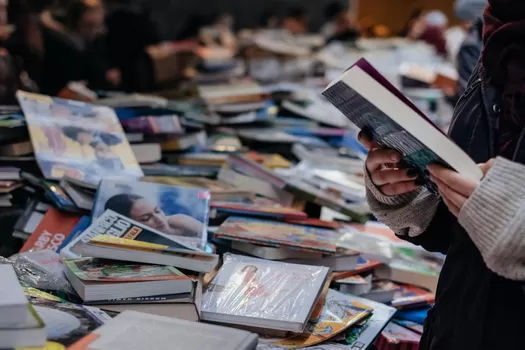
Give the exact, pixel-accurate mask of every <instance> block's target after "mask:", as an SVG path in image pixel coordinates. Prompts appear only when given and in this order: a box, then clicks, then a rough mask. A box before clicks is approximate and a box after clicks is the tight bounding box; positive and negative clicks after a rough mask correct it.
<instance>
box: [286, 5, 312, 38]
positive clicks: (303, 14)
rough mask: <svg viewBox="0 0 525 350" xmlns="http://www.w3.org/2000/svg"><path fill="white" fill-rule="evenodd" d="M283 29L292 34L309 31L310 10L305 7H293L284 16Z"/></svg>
mask: <svg viewBox="0 0 525 350" xmlns="http://www.w3.org/2000/svg"><path fill="white" fill-rule="evenodd" d="M282 25H283V29H285V30H287V31H288V32H290V33H291V34H294V35H296V34H306V33H308V12H307V11H306V9H305V8H303V7H292V8H290V9H288V11H286V14H285V15H284V18H283V23H282Z"/></svg>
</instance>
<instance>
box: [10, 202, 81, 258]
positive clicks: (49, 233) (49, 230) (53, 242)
mask: <svg viewBox="0 0 525 350" xmlns="http://www.w3.org/2000/svg"><path fill="white" fill-rule="evenodd" d="M80 218H81V216H80V215H74V214H69V213H63V212H61V211H59V210H58V209H55V208H50V209H49V210H48V211H47V212H46V214H45V215H44V218H43V219H42V221H41V222H40V224H39V225H38V226H37V227H36V229H35V231H33V234H32V235H31V237H29V239H28V240H27V242H26V243H25V244H24V246H23V247H22V249H21V250H20V252H21V253H22V252H27V251H29V250H44V249H49V250H53V251H56V250H57V249H58V248H59V247H60V245H61V244H62V243H63V242H64V240H65V239H66V238H67V236H69V234H70V233H71V232H72V231H73V229H74V228H75V226H76V225H77V223H78V222H79V220H80Z"/></svg>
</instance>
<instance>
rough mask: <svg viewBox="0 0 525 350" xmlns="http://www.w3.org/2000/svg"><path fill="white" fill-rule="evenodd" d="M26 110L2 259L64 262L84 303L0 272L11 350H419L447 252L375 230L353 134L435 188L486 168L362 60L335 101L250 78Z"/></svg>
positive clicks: (5, 191) (329, 93)
mask: <svg viewBox="0 0 525 350" xmlns="http://www.w3.org/2000/svg"><path fill="white" fill-rule="evenodd" d="M259 44H260V43H259ZM210 64H211V63H210ZM323 84H324V85H326V81H325V82H323ZM95 95H96V94H95ZM195 97H196V98H195ZM18 99H19V102H20V106H21V110H22V111H23V114H22V113H21V112H20V111H18V110H16V111H15V112H13V111H11V110H10V111H9V112H5V113H9V115H11V117H10V118H11V119H6V120H10V123H9V124H8V125H10V126H9V128H10V132H5V130H6V129H5V126H2V125H0V136H2V137H4V136H5V138H6V141H5V143H6V145H8V144H9V146H13V147H15V145H16V144H18V143H20V144H22V143H24V142H27V143H28V144H29V146H30V147H27V149H25V150H24V151H23V152H22V151H21V150H18V148H22V146H17V147H18V148H17V150H18V153H16V152H13V153H11V154H9V155H5V156H3V155H0V165H2V164H4V163H5V164H6V165H9V166H12V164H15V165H16V167H17V168H16V169H15V168H12V167H11V168H9V167H1V168H0V182H1V183H0V188H1V189H2V190H0V192H2V193H1V195H0V206H3V204H4V203H5V204H6V205H5V206H10V207H11V208H10V210H9V211H7V212H6V213H5V214H2V215H0V222H1V223H2V224H4V225H5V226H6V227H7V225H9V227H12V231H13V235H12V237H10V238H9V241H8V242H0V249H1V251H2V253H3V254H4V255H8V254H7V253H4V249H5V250H6V252H9V254H10V253H15V252H19V254H20V255H21V256H24V254H28V252H30V251H48V252H49V251H51V252H53V253H52V254H58V255H56V261H57V262H58V261H62V262H61V263H59V266H60V269H63V271H64V275H65V276H66V277H67V281H68V282H66V283H68V284H70V285H71V288H70V290H69V289H68V291H67V293H66V292H65V291H64V290H52V289H48V288H47V287H46V288H43V289H46V290H45V291H44V290H37V289H35V288H31V287H35V286H34V285H27V286H25V285H24V287H25V288H24V289H22V288H21V287H20V286H19V283H18V281H17V279H16V276H15V275H14V272H13V270H12V269H11V270H9V272H4V270H2V269H0V275H1V276H2V278H0V280H2V281H4V280H5V281H7V282H6V283H7V286H8V288H9V295H13V298H8V299H5V300H2V301H0V308H3V307H5V308H6V309H5V313H4V311H3V310H4V309H2V312H0V333H1V334H4V331H5V334H12V335H10V338H5V339H10V340H9V341H10V342H8V341H7V340H6V341H5V343H2V341H3V340H4V338H3V337H0V338H1V339H0V348H3V347H4V345H5V347H7V348H10V347H20V346H43V345H45V338H46V337H45V335H46V331H45V330H43V329H44V328H43V325H42V324H43V323H45V325H46V328H45V329H46V330H47V340H48V341H49V342H55V343H59V344H62V345H63V346H73V347H72V348H73V349H88V348H89V349H108V348H110V345H114V344H116V345H115V346H117V345H118V346H120V347H121V348H123V347H125V348H129V349H134V348H136V349H143V348H146V347H149V346H150V345H151V344H149V343H148V344H145V343H144V341H145V340H144V339H146V338H144V334H149V335H148V337H147V339H149V340H150V341H152V339H155V340H154V341H155V342H156V345H158V347H159V348H170V345H171V344H172V341H171V340H172V339H173V336H176V337H177V338H179V339H181V344H182V343H185V342H188V343H191V344H192V346H193V347H194V348H195V349H200V348H204V347H206V346H209V345H210V344H214V346H215V347H218V348H221V349H230V348H231V349H255V348H257V349H259V350H262V349H296V348H309V347H314V348H315V349H325V350H330V349H357V348H359V349H366V348H368V347H370V346H372V344H375V346H376V347H377V348H379V349H381V350H383V349H397V348H400V347H401V346H402V347H403V348H417V344H418V342H419V338H420V336H421V333H422V328H423V326H422V324H423V321H424V317H425V315H426V312H427V311H428V309H429V307H430V306H431V305H432V304H433V302H434V291H435V288H436V284H437V277H438V275H439V271H440V267H441V264H442V262H443V257H442V256H439V255H435V254H430V253H427V252H424V251H422V250H420V249H419V248H417V247H415V246H413V245H411V244H408V243H405V242H403V241H401V240H400V239H399V238H397V237H396V236H395V234H394V233H393V232H392V231H391V230H389V229H388V228H387V227H385V226H383V225H381V224H379V223H377V222H374V221H373V217H372V216H371V213H370V209H369V208H368V205H367V204H366V190H365V185H364V175H365V174H364V170H363V169H364V160H365V159H366V150H365V149H364V148H363V147H362V146H361V145H359V143H358V142H357V140H356V135H357V131H358V129H357V127H358V128H363V127H368V128H369V129H371V130H373V132H375V134H374V137H375V139H376V141H377V142H378V143H380V144H381V145H383V146H385V147H392V148H395V149H398V150H399V151H401V152H402V153H403V154H404V155H405V158H404V161H406V162H407V164H409V165H410V166H411V167H414V168H415V169H417V170H418V171H419V176H420V177H421V178H422V179H423V180H425V181H426V186H427V187H428V188H429V189H430V190H434V189H433V186H432V184H431V182H429V181H428V179H427V177H426V174H425V172H424V166H425V164H426V163H428V162H429V161H433V160H438V161H440V162H446V163H448V164H449V165H450V167H451V168H454V169H456V170H457V171H459V172H461V173H465V174H470V175H471V176H472V177H476V176H477V173H476V171H475V170H474V169H475V168H476V167H475V164H473V162H472V161H471V160H470V159H468V158H466V157H465V155H464V154H463V153H462V152H460V151H458V150H457V148H454V147H455V146H454V145H453V144H451V143H450V142H449V141H448V140H447V139H444V138H443V137H444V136H443V135H442V134H440V133H439V131H437V130H438V129H436V128H434V126H433V125H432V124H431V123H430V122H428V121H427V120H425V119H424V118H423V114H422V113H421V112H420V111H419V110H418V109H417V108H416V107H415V105H414V104H412V103H411V102H410V101H409V100H408V99H406V98H405V97H404V96H403V95H402V94H401V93H400V92H399V91H398V90H396V89H395V88H394V87H393V86H391V85H390V84H388V82H387V81H386V80H385V79H384V78H382V76H381V75H380V74H379V73H378V72H377V71H376V70H375V69H374V68H373V67H372V66H371V65H370V64H369V63H368V62H367V61H366V60H361V61H358V62H357V63H356V65H354V66H353V67H351V68H350V69H349V70H347V71H346V72H345V73H344V74H343V76H342V77H341V78H339V79H338V80H336V81H334V82H333V83H332V84H330V85H329V87H328V88H327V89H325V90H324V92H323V93H322V94H321V93H319V91H314V90H313V89H310V90H309V91H307V92H306V93H304V87H301V86H297V84H295V85H294V84H275V85H273V86H269V85H261V84H259V83H257V82H255V81H254V80H251V79H242V80H239V81H236V82H228V83H225V82H221V83H219V84H218V83H214V84H206V85H204V84H202V83H200V85H199V86H198V87H197V89H196V96H194V98H191V99H187V100H169V99H166V98H163V97H158V96H149V95H113V96H110V97H107V96H106V97H104V98H102V97H100V98H95V99H94V100H93V103H91V104H90V103H85V102H80V101H72V100H64V99H60V98H52V97H48V96H42V95H38V94H31V93H25V92H19V94H18ZM332 104H333V105H332ZM364 111H366V113H365V112H364ZM399 116H406V117H399ZM349 120H350V121H352V122H353V123H355V125H356V126H357V127H356V126H352V125H350V124H349ZM414 120H416V121H414ZM414 125H416V126H417V127H416V126H414ZM11 128H13V129H16V130H19V131H17V132H14V130H11ZM421 130H422V131H421ZM4 134H5V135H4ZM8 134H10V135H8ZM411 135H412V136H411ZM414 135H416V136H414ZM421 135H423V136H421ZM428 135H431V137H426V136H428ZM422 138H425V140H422ZM399 140H403V141H402V142H401V141H399ZM407 140H408V141H407ZM2 142H4V141H2ZM436 143H437V144H439V145H440V147H435V146H436ZM451 145H452V146H451ZM2 147H4V146H3V145H0V154H3V153H2ZM403 147H405V148H403ZM6 149H7V148H6ZM13 149H14V148H13ZM440 150H444V151H440ZM476 169H477V168H476ZM58 257H60V259H59V258H58ZM11 263H13V264H14V266H15V270H16V271H17V272H18V273H19V276H18V277H19V278H22V277H23V276H22V275H21V271H24V269H17V266H16V260H13V261H11ZM39 264H44V263H43V262H37V263H35V265H32V267H27V266H24V268H25V269H26V270H25V271H27V269H32V270H34V273H35V274H38V273H44V272H42V271H44V269H43V268H42V266H40V267H39ZM4 266H5V267H9V268H11V267H10V266H9V265H0V268H3V267H4ZM39 268H41V269H40V270H39ZM6 271H7V270H6ZM4 274H10V275H9V276H7V275H6V276H7V277H6V278H5V279H4V278H3V276H4ZM60 274H62V272H60ZM8 278H9V279H8ZM2 288H3V286H0V289H2ZM59 289H60V288H59ZM70 291H74V292H73V293H69V292H70ZM47 292H49V293H51V294H49V293H47ZM24 294H25V297H24ZM28 300H29V301H28ZM31 305H32V306H31ZM31 307H33V308H34V310H35V311H31V310H32V309H31ZM28 309H29V310H30V311H29V312H28ZM49 310H52V311H49ZM54 313H56V315H54ZM4 314H9V315H12V316H9V317H8V318H6V319H5V320H4V319H3V317H4ZM117 314H118V316H116V315H117ZM115 316H116V317H115ZM17 317H18V318H17ZM55 317H56V318H55ZM28 319H30V320H28ZM16 320H18V321H16ZM55 320H58V321H57V323H53V322H55ZM24 322H25V323H24ZM63 324H68V325H69V326H70V328H67V327H66V328H64V329H62V330H61V331H59V330H60V326H61V325H63ZM211 324H213V325H211ZM10 327H11V328H10ZM29 331H34V332H35V334H37V335H39V336H41V337H40V338H38V336H35V337H34V338H33V339H35V340H34V342H35V344H29V343H27V342H25V341H26V340H28V339H29V338H28V337H27V334H28V333H27V332H29ZM38 332H40V333H38ZM120 334H125V337H124V336H120ZM203 334H206V336H204V335H203ZM255 334H258V335H255ZM95 339H96V340H95ZM185 339H186V340H185ZM219 343H220V345H219ZM314 348H312V349H314Z"/></svg>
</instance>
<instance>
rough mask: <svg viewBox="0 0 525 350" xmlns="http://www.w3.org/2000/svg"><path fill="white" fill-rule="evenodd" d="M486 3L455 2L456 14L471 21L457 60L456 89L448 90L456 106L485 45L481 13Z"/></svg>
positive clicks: (471, 1)
mask: <svg viewBox="0 0 525 350" xmlns="http://www.w3.org/2000/svg"><path fill="white" fill-rule="evenodd" d="M486 4H487V1H486V0H457V1H456V3H455V11H456V16H457V17H458V18H459V19H461V20H462V21H464V22H467V21H468V22H470V23H471V25H470V28H469V29H468V32H467V35H466V37H465V39H464V41H463V42H462V43H461V46H460V48H459V51H458V53H457V56H456V60H455V61H456V62H455V63H456V67H457V71H458V81H457V84H456V89H455V90H454V91H451V92H447V100H448V102H449V103H450V104H452V105H454V106H455V105H456V103H457V102H458V100H459V98H460V97H461V95H463V93H464V92H465V90H466V88H467V85H468V81H469V79H470V76H471V75H472V72H473V71H474V68H475V67H476V64H477V63H478V60H479V57H480V54H481V49H482V46H483V19H482V18H481V15H482V13H483V9H484V7H485V6H486Z"/></svg>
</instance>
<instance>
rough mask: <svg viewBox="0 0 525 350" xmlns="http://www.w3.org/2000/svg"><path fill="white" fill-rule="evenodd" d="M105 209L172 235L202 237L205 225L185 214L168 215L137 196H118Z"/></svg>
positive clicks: (111, 199)
mask: <svg viewBox="0 0 525 350" xmlns="http://www.w3.org/2000/svg"><path fill="white" fill-rule="evenodd" d="M104 209H105V210H107V209H111V210H113V211H115V212H117V213H119V214H121V215H124V216H127V217H128V218H131V219H132V220H135V221H138V222H140V223H143V224H145V225H147V226H149V227H152V228H154V229H156V230H158V231H160V232H163V233H166V234H170V235H177V236H188V237H200V236H201V234H202V230H203V223H202V222H200V221H199V220H196V219H194V218H192V217H191V216H189V215H185V214H174V215H166V213H165V212H164V211H163V210H162V209H161V208H160V207H159V206H158V205H156V204H154V203H152V202H150V201H148V200H147V199H146V198H144V197H142V196H139V195H135V194H117V195H115V196H113V197H111V198H110V199H108V201H107V202H106V204H105V206H104Z"/></svg>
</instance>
